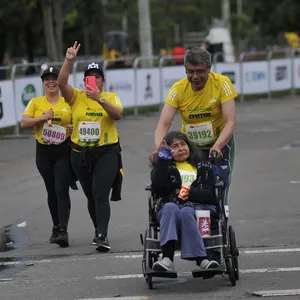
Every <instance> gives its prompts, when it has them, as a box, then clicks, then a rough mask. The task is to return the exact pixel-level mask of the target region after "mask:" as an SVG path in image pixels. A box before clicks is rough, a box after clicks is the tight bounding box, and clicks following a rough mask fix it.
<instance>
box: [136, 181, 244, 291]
mask: <svg viewBox="0 0 300 300" xmlns="http://www.w3.org/2000/svg"><path fill="white" fill-rule="evenodd" d="M145 190H146V191H148V212H149V223H148V226H147V229H146V231H145V233H144V235H143V234H142V233H141V234H140V238H141V243H142V245H143V247H144V249H143V259H142V271H143V276H144V278H145V280H146V283H147V284H148V287H149V289H153V277H164V278H177V272H176V271H164V272H156V271H154V270H153V269H152V267H153V264H154V263H155V262H156V261H157V260H158V259H159V257H160V254H161V253H162V250H161V247H160V240H159V234H160V229H159V223H158V222H157V221H156V219H155V217H154V208H153V205H154V201H155V200H156V199H157V197H156V195H155V194H154V193H153V191H152V189H151V185H148V186H146V188H145ZM214 190H215V194H216V199H217V216H216V218H215V222H214V227H215V228H214V230H213V228H212V232H211V236H204V237H203V241H204V245H205V248H206V250H207V251H208V252H209V253H211V252H214V253H217V254H218V256H219V263H220V266H219V267H218V268H216V269H206V270H201V269H200V268H198V269H195V270H193V271H192V276H193V277H194V278H203V279H207V278H212V277H214V276H215V275H222V276H223V277H224V276H225V275H226V274H227V275H228V277H229V280H230V282H231V284H232V286H235V285H236V281H237V280H239V263H238V257H239V249H238V247H237V243H236V238H235V232H234V229H233V227H232V226H231V225H229V226H228V224H227V220H228V219H227V217H226V212H225V207H224V198H225V192H226V187H225V184H224V181H223V180H222V179H221V178H220V177H219V178H218V180H216V182H215V184H214ZM212 227H213V224H212ZM179 248H180V247H179ZM177 250H178V249H177ZM209 253H208V255H209Z"/></svg>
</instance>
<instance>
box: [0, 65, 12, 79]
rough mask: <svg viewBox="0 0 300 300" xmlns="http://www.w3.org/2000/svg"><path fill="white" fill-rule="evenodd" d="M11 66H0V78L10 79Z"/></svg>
mask: <svg viewBox="0 0 300 300" xmlns="http://www.w3.org/2000/svg"><path fill="white" fill-rule="evenodd" d="M11 68H12V67H11V66H3V67H0V80H7V79H10V75H11Z"/></svg>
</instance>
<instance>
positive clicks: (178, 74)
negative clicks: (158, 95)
mask: <svg viewBox="0 0 300 300" xmlns="http://www.w3.org/2000/svg"><path fill="white" fill-rule="evenodd" d="M185 77H186V74H185V69H184V66H172V67H163V68H162V81H161V84H162V92H163V95H162V96H163V99H160V101H161V102H165V98H166V97H167V95H168V92H169V89H170V88H171V86H172V85H173V83H175V82H176V81H178V80H180V79H182V78H185Z"/></svg>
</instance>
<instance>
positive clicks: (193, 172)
mask: <svg viewBox="0 0 300 300" xmlns="http://www.w3.org/2000/svg"><path fill="white" fill-rule="evenodd" d="M176 168H177V170H178V171H179V173H180V177H181V183H182V185H184V186H186V187H190V186H191V184H192V183H193V182H194V181H195V180H196V178H197V168H196V167H194V166H193V165H191V164H190V163H189V162H187V161H185V162H176Z"/></svg>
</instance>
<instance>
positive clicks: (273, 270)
mask: <svg viewBox="0 0 300 300" xmlns="http://www.w3.org/2000/svg"><path fill="white" fill-rule="evenodd" d="M277 272H300V267H291V268H263V269H246V270H240V273H245V274H250V273H277Z"/></svg>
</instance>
